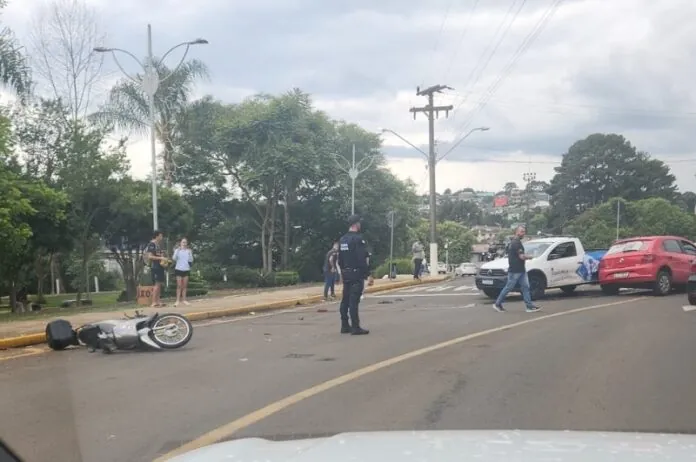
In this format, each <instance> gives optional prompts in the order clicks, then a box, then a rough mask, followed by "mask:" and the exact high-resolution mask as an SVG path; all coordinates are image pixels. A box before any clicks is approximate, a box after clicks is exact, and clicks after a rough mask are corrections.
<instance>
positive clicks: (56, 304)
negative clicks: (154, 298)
mask: <svg viewBox="0 0 696 462" xmlns="http://www.w3.org/2000/svg"><path fill="white" fill-rule="evenodd" d="M120 293H121V292H120V291H113V292H99V293H93V294H90V297H89V298H90V299H91V300H92V305H91V306H80V307H78V306H71V307H68V308H61V306H60V304H61V303H63V302H64V301H66V300H75V299H76V296H77V294H60V295H45V296H44V298H45V299H46V304H45V305H43V307H42V309H41V311H36V312H31V313H19V314H12V313H11V312H10V307H9V306H0V322H12V321H29V320H32V319H41V318H52V317H56V316H66V315H71V314H78V313H93V312H100V311H116V310H130V309H133V308H136V307H137V305H136V304H135V303H119V302H117V301H116V300H117V299H118V296H119V294H120ZM82 298H83V299H86V296H85V295H83V297H82ZM33 299H35V296H30V297H29V300H33ZM5 300H7V298H5Z"/></svg>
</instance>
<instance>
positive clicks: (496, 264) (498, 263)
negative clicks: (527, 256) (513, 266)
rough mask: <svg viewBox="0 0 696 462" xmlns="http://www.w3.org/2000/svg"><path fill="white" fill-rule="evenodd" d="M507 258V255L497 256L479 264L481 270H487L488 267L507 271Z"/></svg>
mask: <svg viewBox="0 0 696 462" xmlns="http://www.w3.org/2000/svg"><path fill="white" fill-rule="evenodd" d="M508 266H509V265H508V259H507V257H503V258H498V259H497V260H493V261H489V262H487V263H484V264H483V265H481V269H482V270H489V269H503V270H505V271H507V269H508Z"/></svg>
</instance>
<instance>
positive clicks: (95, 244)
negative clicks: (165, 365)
mask: <svg viewBox="0 0 696 462" xmlns="http://www.w3.org/2000/svg"><path fill="white" fill-rule="evenodd" d="M15 126H16V130H15V131H16V134H17V141H18V147H19V148H20V150H21V151H22V152H23V156H22V158H23V160H24V167H25V171H26V172H27V174H28V175H31V176H34V177H36V178H39V179H41V180H43V181H46V182H47V183H49V184H50V185H52V186H53V187H55V188H56V189H57V190H59V191H61V192H63V193H65V195H66V196H67V198H68V200H69V202H70V206H69V208H68V223H69V225H70V230H71V235H72V236H73V237H74V239H75V245H74V248H75V251H76V252H79V254H80V255H81V257H80V258H81V259H82V271H83V274H82V276H81V278H82V281H83V284H82V285H80V286H79V289H78V293H77V300H78V302H79V301H80V300H81V298H82V294H83V292H86V293H87V296H88V297H89V272H88V262H89V261H90V259H91V258H92V255H93V254H94V253H95V252H96V251H97V250H98V249H99V247H100V239H101V238H100V236H101V234H103V233H104V232H105V230H106V227H108V226H109V204H110V203H111V202H112V200H113V198H114V197H115V196H116V195H117V194H118V191H117V190H115V189H114V184H115V183H114V182H115V181H116V180H117V179H118V178H121V177H122V176H123V175H125V174H126V172H127V168H128V163H127V161H126V153H125V142H124V141H121V142H118V143H116V144H115V145H113V146H109V145H107V144H106V143H105V138H106V135H107V134H106V132H105V131H104V130H103V129H100V128H95V127H94V126H90V125H88V124H87V123H85V122H84V121H81V120H74V119H73V118H72V117H71V116H70V115H69V113H68V109H67V108H66V107H65V106H64V105H63V104H62V103H61V102H60V101H55V100H39V102H37V103H36V104H35V105H33V106H31V107H28V108H23V109H22V110H20V111H19V112H17V113H16V122H15Z"/></svg>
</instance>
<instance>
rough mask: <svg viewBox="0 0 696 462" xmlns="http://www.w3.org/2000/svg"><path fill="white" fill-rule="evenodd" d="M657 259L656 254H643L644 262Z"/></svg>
mask: <svg viewBox="0 0 696 462" xmlns="http://www.w3.org/2000/svg"><path fill="white" fill-rule="evenodd" d="M654 261H655V255H654V254H651V253H649V254H647V255H643V260H642V261H641V262H642V263H652V262H654Z"/></svg>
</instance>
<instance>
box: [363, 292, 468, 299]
mask: <svg viewBox="0 0 696 462" xmlns="http://www.w3.org/2000/svg"><path fill="white" fill-rule="evenodd" d="M467 295H479V294H478V293H468V294H455V293H454V292H451V293H449V294H391V295H373V296H372V298H411V297H466V296H467Z"/></svg>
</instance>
